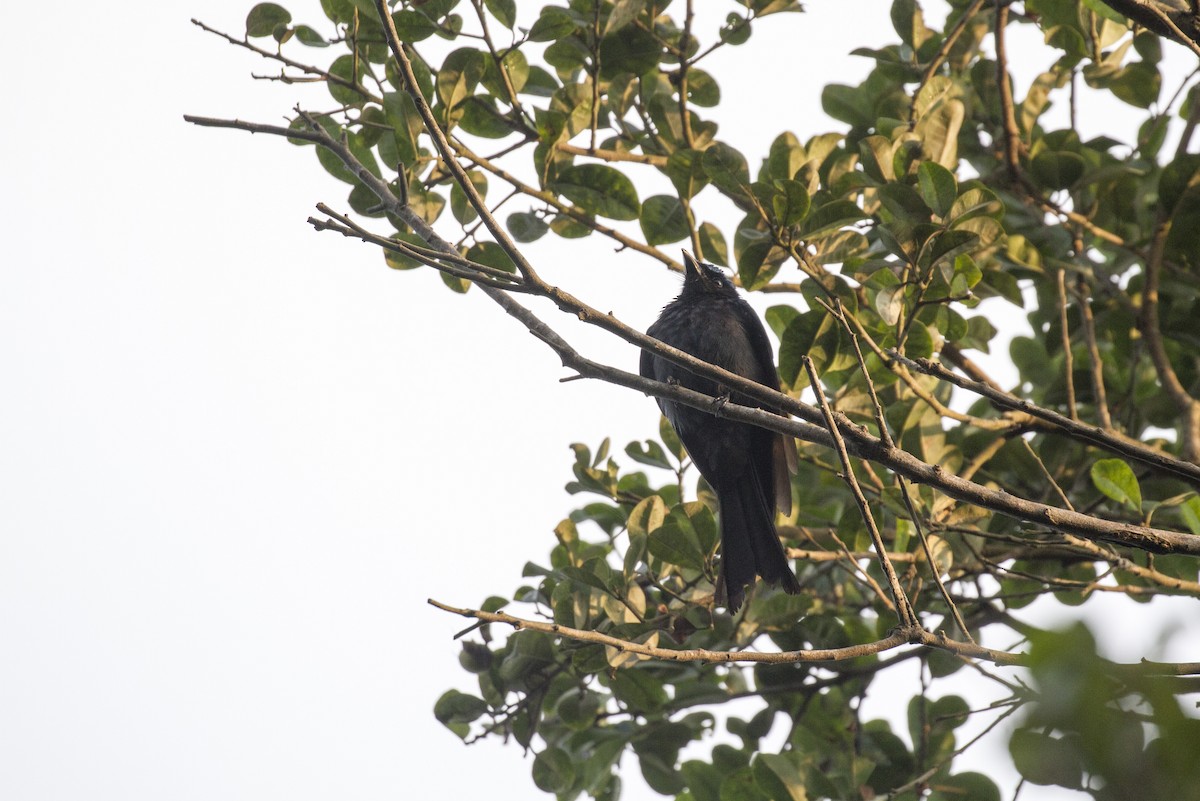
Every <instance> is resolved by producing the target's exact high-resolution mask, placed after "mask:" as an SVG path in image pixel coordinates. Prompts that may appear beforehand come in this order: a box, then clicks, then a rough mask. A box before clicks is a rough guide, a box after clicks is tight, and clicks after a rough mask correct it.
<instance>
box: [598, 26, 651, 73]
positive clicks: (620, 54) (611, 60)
mask: <svg viewBox="0 0 1200 801" xmlns="http://www.w3.org/2000/svg"><path fill="white" fill-rule="evenodd" d="M661 56H662V45H660V44H659V43H658V40H657V39H656V38H654V34H652V33H650V32H649V31H647V30H644V29H642V28H625V29H624V30H623V31H621V32H620V33H619V34H612V35H609V36H605V37H604V38H603V39H601V40H600V77H602V78H613V77H615V76H617V75H619V74H621V73H623V72H630V73H633V74H634V75H642V74H644V73H646V72H649V71H650V70H652V69H654V67H656V66H657V65H658V60H659V58H661Z"/></svg>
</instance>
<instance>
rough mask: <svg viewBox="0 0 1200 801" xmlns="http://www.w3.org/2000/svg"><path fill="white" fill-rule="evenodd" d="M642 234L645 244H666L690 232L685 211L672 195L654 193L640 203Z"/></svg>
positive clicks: (677, 199)
mask: <svg viewBox="0 0 1200 801" xmlns="http://www.w3.org/2000/svg"><path fill="white" fill-rule="evenodd" d="M641 223H642V234H643V235H644V236H645V237H646V244H647V245H666V244H669V243H671V242H678V241H679V240H681V239H686V238H687V236H688V235H689V234H690V233H691V229H690V228H689V226H688V220H687V212H685V211H684V209H683V204H682V203H680V202H679V198H677V197H675V196H674V195H654V196H653V197H648V198H646V200H645V201H644V202H643V203H642V213H641Z"/></svg>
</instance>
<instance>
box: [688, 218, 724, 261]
mask: <svg viewBox="0 0 1200 801" xmlns="http://www.w3.org/2000/svg"><path fill="white" fill-rule="evenodd" d="M696 256H697V257H698V258H700V259H702V260H703V261H707V262H709V263H710V264H719V265H721V266H722V267H728V266H729V249H728V248H727V247H726V246H725V235H724V234H722V233H721V230H720V229H719V228H717V226H715V225H713V224H712V223H710V222H706V223H701V225H700V252H699V253H697V254H696Z"/></svg>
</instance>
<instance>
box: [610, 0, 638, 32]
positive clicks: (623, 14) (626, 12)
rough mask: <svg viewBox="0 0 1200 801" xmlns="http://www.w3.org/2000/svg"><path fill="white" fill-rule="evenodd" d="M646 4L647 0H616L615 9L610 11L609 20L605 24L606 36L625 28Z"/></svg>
mask: <svg viewBox="0 0 1200 801" xmlns="http://www.w3.org/2000/svg"><path fill="white" fill-rule="evenodd" d="M645 5H646V0H616V2H615V3H613V10H612V11H611V12H609V15H608V22H607V23H605V25H604V32H603V35H604V36H609V35H610V34H614V33H616V32H617V31H619V30H621V29H622V28H624V27H625V26H626V25H628V24H629V23H631V22H633V21H634V20H635V19H637V16H638V14H640V13H642V9H643V8H644V7H645Z"/></svg>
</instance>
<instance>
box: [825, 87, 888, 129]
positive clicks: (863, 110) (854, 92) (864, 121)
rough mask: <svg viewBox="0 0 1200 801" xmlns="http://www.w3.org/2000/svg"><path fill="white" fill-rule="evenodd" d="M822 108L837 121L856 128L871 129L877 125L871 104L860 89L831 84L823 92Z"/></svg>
mask: <svg viewBox="0 0 1200 801" xmlns="http://www.w3.org/2000/svg"><path fill="white" fill-rule="evenodd" d="M821 108H822V109H824V111H825V113H826V114H828V115H829V116H830V117H833V118H834V119H835V120H839V121H841V122H845V123H848V124H850V125H853V126H854V127H856V128H869V127H871V126H872V125H873V124H874V123H875V115H874V113H873V111H872V109H871V105H870V102H869V101H868V100H867V98H866V97H865V96H864V92H862V91H861V90H860V89H857V88H854V87H851V86H843V85H842V84H837V83H831V84H828V85H827V86H826V87H825V88H824V89H822V90H821Z"/></svg>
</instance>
